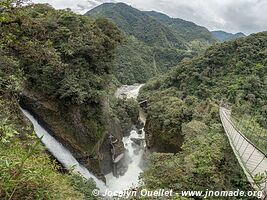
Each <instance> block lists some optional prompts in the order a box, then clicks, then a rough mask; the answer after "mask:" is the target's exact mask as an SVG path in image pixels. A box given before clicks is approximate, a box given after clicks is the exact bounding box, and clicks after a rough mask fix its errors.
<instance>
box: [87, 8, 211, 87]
mask: <svg viewBox="0 0 267 200" xmlns="http://www.w3.org/2000/svg"><path fill="white" fill-rule="evenodd" d="M85 15H88V16H93V17H95V18H98V17H105V18H108V19H110V20H111V21H113V22H114V23H115V24H116V25H117V26H118V27H119V28H120V29H121V30H122V31H123V32H124V34H125V36H126V38H127V41H126V42H125V44H124V45H122V46H121V47H119V50H118V52H117V53H116V58H115V63H116V68H115V76H116V77H117V78H118V80H119V81H120V82H121V83H123V84H133V83H136V82H139V83H143V82H146V81H147V80H148V79H149V78H152V77H154V76H155V75H157V74H161V73H165V72H167V71H168V70H169V69H170V68H172V67H173V66H175V65H177V64H178V63H179V62H181V61H182V60H183V59H186V58H192V57H194V56H196V55H198V54H199V53H200V52H203V50H204V49H206V48H207V47H208V46H209V45H210V44H212V43H214V42H215V41H216V40H215V39H213V37H212V35H211V33H210V32H209V31H208V30H207V29H206V28H204V27H200V26H197V25H196V24H194V23H192V22H187V21H184V20H181V19H171V18H170V17H168V16H166V15H163V14H160V13H156V12H143V11H139V10H137V9H135V8H133V7H131V6H128V5H126V4H124V3H104V4H102V5H100V6H98V7H96V8H94V9H92V10H90V11H89V12H87V13H86V14H85Z"/></svg>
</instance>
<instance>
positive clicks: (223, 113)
mask: <svg viewBox="0 0 267 200" xmlns="http://www.w3.org/2000/svg"><path fill="white" fill-rule="evenodd" d="M230 115H231V114H230V111H229V110H227V109H225V108H220V117H221V121H222V124H223V127H224V129H225V132H226V135H227V137H228V139H229V142H230V145H231V147H232V149H233V151H234V153H235V155H236V157H237V159H238V161H239V164H240V166H241V167H242V168H243V171H244V172H245V174H246V176H247V179H248V180H249V182H250V183H251V184H252V186H253V187H254V188H255V189H257V190H261V191H263V192H264V193H265V194H264V196H265V197H264V198H267V180H266V171H267V156H266V154H265V153H264V152H263V151H261V150H260V149H258V148H257V147H256V146H255V145H254V144H253V143H252V142H251V141H250V140H249V139H248V138H247V137H246V136H245V135H244V134H242V133H241V132H240V131H239V130H238V128H237V127H236V125H235V124H234V123H233V122H232V120H231V118H230Z"/></svg>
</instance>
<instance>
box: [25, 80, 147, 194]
mask: <svg viewBox="0 0 267 200" xmlns="http://www.w3.org/2000/svg"><path fill="white" fill-rule="evenodd" d="M141 87H142V85H141V84H135V85H130V86H126V85H124V86H122V87H120V88H118V90H117V91H116V93H115V96H116V97H117V98H134V99H136V98H137V96H138V93H139V90H140V88H141ZM22 112H23V114H24V115H25V116H26V117H27V118H28V119H29V120H30V121H31V122H32V124H33V126H34V131H35V133H36V135H37V136H38V137H39V138H41V141H42V143H43V144H44V145H45V146H46V148H47V149H48V151H49V152H50V153H51V154H52V155H53V156H54V157H55V158H56V159H57V160H58V161H59V162H60V163H61V164H62V165H63V166H64V167H66V168H72V167H74V171H75V172H78V173H80V174H81V175H82V176H84V177H85V178H87V179H89V178H92V179H94V181H95V182H96V185H97V187H98V188H99V189H100V191H102V192H105V190H106V189H108V190H110V191H123V190H127V189H131V188H134V187H137V186H138V185H139V178H138V177H139V175H140V173H141V172H142V171H143V170H142V167H141V166H142V162H143V154H144V149H145V141H144V139H145V132H144V129H142V133H141V134H138V133H137V130H136V129H133V130H131V132H130V135H129V136H127V137H124V138H123V143H124V147H125V149H126V153H125V156H127V158H128V159H127V160H128V166H127V170H126V172H125V173H124V174H123V175H120V176H118V177H115V176H113V174H112V173H110V174H107V175H106V176H105V177H106V182H107V183H106V185H105V184H104V183H103V182H102V181H101V180H99V179H98V178H97V177H95V176H94V175H93V174H92V173H91V172H89V171H88V170H87V169H86V168H85V167H84V166H82V165H81V164H80V163H79V162H78V161H77V160H76V159H75V158H74V156H73V155H72V154H71V152H70V151H69V150H68V149H66V148H65V147H64V146H63V145H62V144H61V143H60V142H58V141H57V140H56V139H55V138H54V137H52V136H51V135H50V134H49V133H48V132H47V131H46V130H45V129H44V128H43V127H42V126H41V125H40V124H39V123H38V122H37V120H36V119H35V118H34V117H33V116H32V115H31V114H30V113H29V112H28V111H26V110H24V109H22ZM142 116H143V115H142V111H140V120H141V121H143V123H144V122H145V119H144V117H142ZM135 139H139V140H141V141H142V142H141V145H137V144H136V143H135V142H134V140H135Z"/></svg>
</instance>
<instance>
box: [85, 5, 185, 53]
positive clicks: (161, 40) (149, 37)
mask: <svg viewBox="0 0 267 200" xmlns="http://www.w3.org/2000/svg"><path fill="white" fill-rule="evenodd" d="M85 15H90V16H94V17H106V18H108V19H110V20H111V21H113V22H114V23H115V24H117V26H118V27H119V28H120V29H121V30H123V31H124V32H125V33H126V34H128V35H132V36H134V37H136V38H137V39H138V40H140V41H142V42H144V43H145V44H147V45H161V46H167V47H177V48H181V49H186V41H184V40H183V39H182V38H181V37H180V36H179V35H177V34H175V33H174V32H173V31H172V30H170V28H169V27H167V26H164V25H163V24H161V23H160V22H158V21H157V20H155V19H153V18H151V17H150V16H148V15H147V14H146V13H145V12H142V11H140V10H137V9H135V8H133V7H131V6H128V5H127V4H124V3H104V4H102V5H100V6H98V7H96V8H94V9H92V10H90V11H89V12H87V13H86V14H85Z"/></svg>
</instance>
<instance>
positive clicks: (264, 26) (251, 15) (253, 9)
mask: <svg viewBox="0 0 267 200" xmlns="http://www.w3.org/2000/svg"><path fill="white" fill-rule="evenodd" d="M32 1H33V2H35V3H49V4H50V5H52V6H53V7H55V8H60V9H62V8H70V9H72V10H73V11H74V12H77V13H80V14H84V13H85V12H86V11H88V10H90V9H92V8H94V7H96V6H97V5H99V4H102V3H104V2H124V3H127V4H129V5H132V6H133V7H135V8H138V9H140V10H155V11H160V12H162V13H165V14H167V15H169V16H171V17H175V18H182V19H185V20H189V21H193V22H195V23H196V24H198V25H202V26H205V27H207V28H208V29H210V30H224V31H228V32H233V33H236V32H243V33H245V34H250V33H255V32H260V31H265V30H267V0H32Z"/></svg>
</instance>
